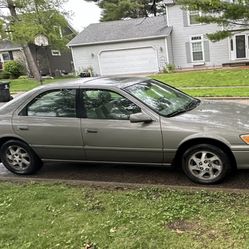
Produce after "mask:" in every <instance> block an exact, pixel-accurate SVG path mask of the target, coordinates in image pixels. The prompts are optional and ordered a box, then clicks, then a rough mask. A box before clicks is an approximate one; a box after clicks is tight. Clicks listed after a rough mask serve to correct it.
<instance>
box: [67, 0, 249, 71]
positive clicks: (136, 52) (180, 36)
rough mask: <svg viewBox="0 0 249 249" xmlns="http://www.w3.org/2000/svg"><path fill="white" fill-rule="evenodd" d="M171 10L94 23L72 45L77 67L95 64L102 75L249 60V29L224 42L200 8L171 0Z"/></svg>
mask: <svg viewBox="0 0 249 249" xmlns="http://www.w3.org/2000/svg"><path fill="white" fill-rule="evenodd" d="M165 7H166V8H165V9H166V15H163V16H157V17H150V18H139V19H130V20H123V21H111V22H103V23H96V24H91V25H89V26H88V27H87V28H86V29H84V30H83V31H82V32H81V33H80V34H78V35H77V36H76V37H75V38H74V39H73V40H72V41H70V43H69V44H68V46H69V47H70V48H71V50H72V55H73V61H74V66H75V71H76V72H78V73H80V72H82V71H84V70H85V69H86V68H88V67H92V68H93V71H94V73H95V74H96V75H110V74H135V73H152V72H159V71H161V70H162V69H163V68H164V67H165V65H166V64H174V65H175V66H176V68H178V69H194V68H200V67H201V68H210V67H221V66H226V65H236V64H247V63H248V64H249V32H241V33H239V34H236V35H234V36H233V37H231V38H227V39H224V40H222V41H219V42H215V43H213V42H211V41H209V40H208V39H207V37H206V34H207V33H213V32H215V31H217V30H221V29H222V27H220V26H217V25H215V24H202V23H198V22H197V20H196V17H197V16H199V15H201V14H202V13H201V12H199V11H187V10H184V9H182V8H181V6H179V5H176V4H175V1H174V0H165Z"/></svg>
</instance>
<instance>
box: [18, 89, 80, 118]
mask: <svg viewBox="0 0 249 249" xmlns="http://www.w3.org/2000/svg"><path fill="white" fill-rule="evenodd" d="M74 89H75V90H76V93H75V111H76V113H75V114H76V115H75V117H56V116H55V117H54V116H29V115H28V114H27V112H28V110H27V108H28V106H29V105H31V104H32V103H33V102H34V101H35V99H36V98H37V97H39V96H41V95H45V94H48V93H50V92H55V91H61V90H74ZM78 102H79V88H75V87H68V88H53V89H47V90H46V91H43V92H38V94H36V95H35V96H32V99H30V100H29V101H28V102H25V104H24V105H23V106H22V107H21V108H20V109H19V110H18V113H17V116H20V117H26V118H47V119H54V118H59V119H62V118H65V119H73V118H74V119H75V118H80V114H79V103H78Z"/></svg>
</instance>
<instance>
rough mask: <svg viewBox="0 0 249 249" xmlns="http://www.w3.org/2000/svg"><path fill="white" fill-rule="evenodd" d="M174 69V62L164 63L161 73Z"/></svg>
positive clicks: (171, 71) (170, 71)
mask: <svg viewBox="0 0 249 249" xmlns="http://www.w3.org/2000/svg"><path fill="white" fill-rule="evenodd" d="M175 70H176V66H175V65H174V64H170V63H169V64H166V65H165V67H164V68H163V73H173V72H175Z"/></svg>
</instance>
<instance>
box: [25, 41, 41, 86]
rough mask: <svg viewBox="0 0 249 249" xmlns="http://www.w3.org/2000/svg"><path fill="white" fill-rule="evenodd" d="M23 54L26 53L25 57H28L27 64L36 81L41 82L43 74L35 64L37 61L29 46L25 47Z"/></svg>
mask: <svg viewBox="0 0 249 249" xmlns="http://www.w3.org/2000/svg"><path fill="white" fill-rule="evenodd" d="M23 52H24V55H25V57H26V61H27V64H28V67H29V70H30V72H31V74H32V75H33V77H34V78H35V79H36V80H38V81H40V82H41V74H40V72H39V69H38V67H37V65H36V63H35V60H34V58H33V55H32V53H31V51H30V48H29V46H28V45H25V46H23Z"/></svg>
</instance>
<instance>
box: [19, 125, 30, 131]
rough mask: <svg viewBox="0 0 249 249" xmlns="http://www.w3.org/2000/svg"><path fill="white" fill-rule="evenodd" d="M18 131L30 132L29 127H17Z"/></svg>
mask: <svg viewBox="0 0 249 249" xmlns="http://www.w3.org/2000/svg"><path fill="white" fill-rule="evenodd" d="M17 129H18V130H20V131H27V130H29V127H28V126H26V125H20V126H17Z"/></svg>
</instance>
